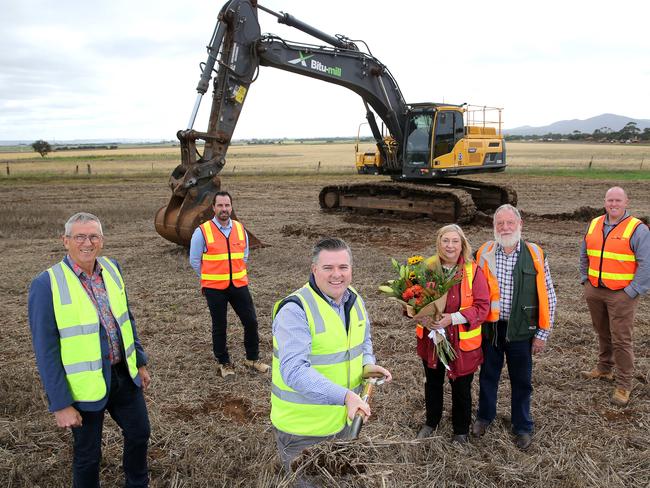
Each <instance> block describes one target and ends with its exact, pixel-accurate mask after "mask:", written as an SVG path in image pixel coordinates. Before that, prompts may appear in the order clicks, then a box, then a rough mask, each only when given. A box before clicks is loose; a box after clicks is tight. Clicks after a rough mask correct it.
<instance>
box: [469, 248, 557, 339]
mask: <svg viewBox="0 0 650 488" xmlns="http://www.w3.org/2000/svg"><path fill="white" fill-rule="evenodd" d="M526 247H527V248H528V251H529V252H530V254H531V256H532V258H533V265H534V266H535V271H536V272H537V275H536V277H535V283H536V289H537V300H538V302H539V317H538V326H539V328H540V329H544V330H549V329H550V328H551V311H550V307H549V303H548V290H547V289H546V271H545V269H544V251H542V248H541V247H539V246H538V245H537V244H533V243H532V242H526ZM495 251H496V243H495V242H494V241H488V242H486V243H485V244H483V245H482V246H481V247H480V248H479V250H478V251H477V252H476V262H477V263H478V265H479V266H480V267H481V269H482V270H483V274H485V277H486V278H487V282H488V288H489V290H490V311H489V312H488V315H487V317H486V318H485V321H486V322H497V321H498V320H499V314H500V312H501V306H500V304H499V301H500V300H501V292H500V291H499V282H498V281H497V277H496V257H495ZM520 252H521V251H520ZM520 259H521V255H520Z"/></svg>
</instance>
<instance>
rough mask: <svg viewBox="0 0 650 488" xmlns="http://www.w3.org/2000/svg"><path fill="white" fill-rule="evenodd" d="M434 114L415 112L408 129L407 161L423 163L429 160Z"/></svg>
mask: <svg viewBox="0 0 650 488" xmlns="http://www.w3.org/2000/svg"><path fill="white" fill-rule="evenodd" d="M432 124H433V114H431V113H426V114H415V115H413V116H412V117H411V118H410V119H409V122H408V125H407V131H406V134H407V136H406V153H405V162H407V163H422V164H425V163H426V162H428V161H429V154H430V153H431V149H430V144H431V126H432Z"/></svg>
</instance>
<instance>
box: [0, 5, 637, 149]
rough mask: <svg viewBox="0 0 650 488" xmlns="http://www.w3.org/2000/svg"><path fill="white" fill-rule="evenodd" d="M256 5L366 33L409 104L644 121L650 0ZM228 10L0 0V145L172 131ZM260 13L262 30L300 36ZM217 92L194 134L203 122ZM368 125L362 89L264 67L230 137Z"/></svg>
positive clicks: (543, 118) (524, 120)
mask: <svg viewBox="0 0 650 488" xmlns="http://www.w3.org/2000/svg"><path fill="white" fill-rule="evenodd" d="M260 3H261V4H262V5H264V6H266V7H268V8H271V9H273V10H275V11H284V12H288V13H291V14H292V15H294V16H295V17H297V18H299V19H301V20H303V21H305V22H307V23H308V24H311V25H313V26H314V27H317V28H319V29H320V30H322V31H325V32H327V33H330V34H345V35H346V36H348V37H350V38H352V39H363V40H365V41H366V43H367V44H368V45H369V46H370V49H371V50H372V52H373V54H374V55H375V56H376V57H377V58H378V59H379V60H380V61H381V62H382V63H384V64H385V65H386V66H387V67H388V68H389V69H390V71H391V72H392V74H393V75H394V77H395V78H396V80H397V82H398V83H399V85H400V88H401V90H402V92H403V94H404V97H405V98H406V101H407V102H425V101H432V102H442V101H444V102H448V103H464V102H468V103H471V104H477V105H489V106H500V107H504V109H505V110H504V121H505V127H506V128H514V127H518V126H521V125H532V126H541V125H547V124H550V123H552V122H555V121H558V120H564V119H572V118H578V119H585V118H589V117H592V116H595V115H599V114H602V113H615V114H618V115H625V116H629V117H633V118H645V119H647V118H650V88H649V87H650V37H649V36H648V27H647V19H648V17H649V10H650V8H648V7H647V2H646V1H645V0H633V1H627V2H621V3H616V2H611V1H607V2H605V1H600V0H596V1H578V0H575V1H572V0H564V1H556V0H548V1H545V2H526V1H525V0H519V1H500V2H499V1H491V2H490V1H484V0H476V1H475V0H463V1H444V2H443V1H434V0H428V1H415V0H402V1H396V0H392V1H384V0H323V1H313V0H312V1H298V0H261V1H260ZM221 6H222V3H221V1H219V0H218V1H216V2H215V1H214V0H212V1H209V0H183V1H179V0H173V1H172V0H155V1H154V0H137V1H133V0H110V1H109V0H95V1H92V2H89V1H81V0H75V1H73V0H57V1H51V0H2V9H1V14H0V28H1V32H2V34H3V35H2V38H3V39H2V48H1V49H0V140H17V139H20V140H28V141H30V140H35V139H39V138H43V139H46V140H49V141H55V140H66V139H90V138H102V139H110V138H142V139H154V140H159V139H175V134H176V131H177V130H179V129H184V128H186V125H187V122H188V119H189V115H190V112H191V110H192V107H193V104H194V100H195V97H196V91H195V88H196V83H197V81H198V79H199V76H200V71H199V63H200V62H203V61H205V59H206V51H205V45H206V44H207V43H208V42H209V39H210V36H211V34H212V31H213V29H214V25H215V23H216V17H217V13H218V11H219V9H220V8H221ZM259 17H260V24H261V27H262V32H270V33H275V34H278V35H280V36H281V37H283V38H285V39H288V40H298V41H303V42H304V41H307V40H309V38H308V37H307V36H305V35H304V34H302V33H301V32H299V31H296V30H295V29H292V28H289V27H287V26H284V25H280V24H278V23H277V22H276V20H275V18H274V17H272V16H270V15H268V14H266V13H264V12H260V15H259ZM314 42H315V43H318V44H322V43H321V42H320V41H314ZM210 101H211V97H210V96H209V95H208V96H206V97H204V101H203V104H202V107H201V112H200V114H199V119H198V120H197V123H196V124H195V127H194V128H195V129H197V130H205V129H206V121H207V117H208V112H209V105H210ZM364 120H365V119H364V109H363V105H362V102H361V100H360V98H359V97H358V96H357V95H355V94H354V93H352V92H350V91H348V90H346V89H345V88H342V87H339V86H335V85H331V84H328V83H324V82H322V81H317V80H313V79H310V78H306V77H303V76H299V75H295V74H290V73H286V72H283V71H280V70H276V69H273V68H264V67H262V68H261V69H260V74H259V77H258V79H257V81H256V82H254V83H253V85H251V88H250V92H249V95H248V97H247V100H246V103H245V106H244V109H243V112H242V115H241V117H240V119H239V124H238V126H237V129H236V130H235V134H234V137H235V138H267V137H316V136H348V135H354V134H356V132H357V128H358V127H359V124H360V123H361V122H363V121H364Z"/></svg>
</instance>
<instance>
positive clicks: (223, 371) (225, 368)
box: [218, 363, 235, 378]
mask: <svg viewBox="0 0 650 488" xmlns="http://www.w3.org/2000/svg"><path fill="white" fill-rule="evenodd" d="M218 371H219V374H220V375H221V377H222V378H228V377H229V376H235V370H234V369H232V365H231V364H230V363H226V364H220V365H219V369H218Z"/></svg>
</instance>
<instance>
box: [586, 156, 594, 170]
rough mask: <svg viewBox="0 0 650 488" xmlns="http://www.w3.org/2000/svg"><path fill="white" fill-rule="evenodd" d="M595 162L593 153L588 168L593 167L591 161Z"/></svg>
mask: <svg viewBox="0 0 650 488" xmlns="http://www.w3.org/2000/svg"><path fill="white" fill-rule="evenodd" d="M593 162H594V156H593V155H592V156H591V159H590V160H589V166H588V167H587V169H591V163H593Z"/></svg>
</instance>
